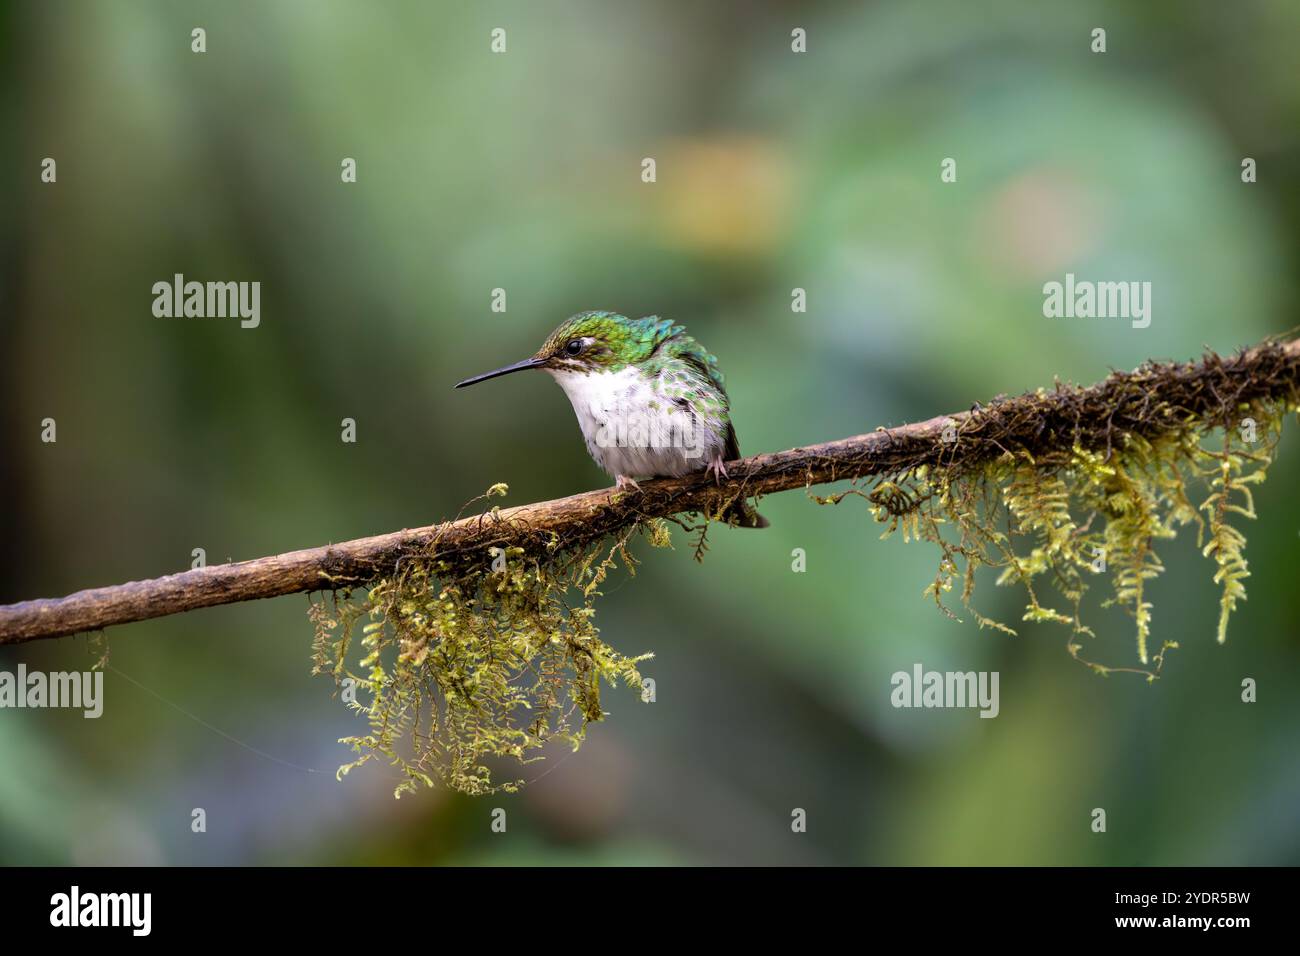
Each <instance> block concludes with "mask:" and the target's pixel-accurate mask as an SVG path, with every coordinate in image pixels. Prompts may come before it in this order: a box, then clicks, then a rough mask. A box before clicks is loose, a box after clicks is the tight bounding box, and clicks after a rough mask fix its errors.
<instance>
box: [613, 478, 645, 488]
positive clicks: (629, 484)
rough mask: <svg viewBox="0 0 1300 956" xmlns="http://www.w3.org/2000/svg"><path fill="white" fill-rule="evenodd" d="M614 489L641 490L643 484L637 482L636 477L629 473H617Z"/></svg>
mask: <svg viewBox="0 0 1300 956" xmlns="http://www.w3.org/2000/svg"><path fill="white" fill-rule="evenodd" d="M614 490H615V491H640V490H641V486H640V485H638V484H637V483H636V480H635V479H633V478H631V477H629V476H627V475H615V476H614Z"/></svg>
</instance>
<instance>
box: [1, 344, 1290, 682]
mask: <svg viewBox="0 0 1300 956" xmlns="http://www.w3.org/2000/svg"><path fill="white" fill-rule="evenodd" d="M1297 396H1300V341H1297V340H1296V339H1289V340H1286V341H1269V342H1266V343H1264V344H1261V345H1259V346H1256V347H1254V348H1251V349H1249V350H1245V351H1243V352H1240V353H1238V354H1237V355H1235V356H1233V357H1230V358H1224V357H1220V356H1218V355H1215V354H1213V353H1207V354H1206V355H1205V356H1204V357H1203V358H1202V359H1201V360H1200V361H1198V362H1192V363H1162V362H1148V363H1146V364H1144V365H1142V366H1141V367H1140V368H1138V369H1136V370H1135V371H1133V372H1115V373H1113V374H1112V375H1110V376H1109V377H1108V378H1107V379H1105V380H1104V381H1102V382H1100V383H1098V384H1097V385H1094V386H1091V387H1089V388H1079V387H1075V386H1069V385H1063V384H1061V383H1059V382H1058V383H1057V384H1056V385H1055V386H1054V387H1053V388H1052V389H1039V390H1038V391H1036V392H1032V393H1027V394H1025V395H1021V396H1017V397H1014V398H1005V397H999V398H996V399H994V400H993V401H992V402H990V403H989V404H987V405H983V406H978V405H977V406H976V407H974V408H973V409H971V410H970V411H965V412H958V413H955V414H952V415H943V416H939V417H936V418H932V419H929V420H928V421H924V422H919V423H915V424H909V425H902V426H899V427H896V428H880V429H877V430H876V431H874V432H870V433H868V434H865V435H858V436H855V437H852V438H843V439H840V440H838V441H831V442H826V443H823V444H818V445H810V446H807V447H803V448H793V449H790V450H788V451H781V452H775V453H772V454H766V455H756V456H754V457H752V458H746V459H742V460H741V461H738V462H732V463H729V464H728V466H727V467H728V471H729V472H730V478H729V479H727V480H725V481H723V482H722V483H721V485H717V486H715V485H714V484H713V483H712V482H711V481H710V480H709V479H708V478H707V477H705V476H704V475H694V476H688V477H685V478H676V479H659V480H655V481H644V482H642V483H641V491H640V492H634V493H631V494H624V495H619V494H616V493H615V492H613V491H612V490H602V491H591V492H586V493H584V494H579V495H573V496H571V497H568V498H561V499H558V500H555V501H545V502H540V503H536V504H528V505H521V506H518V507H514V508H492V509H491V510H488V511H485V512H483V513H481V514H478V515H474V516H472V517H462V518H458V519H457V520H454V521H449V522H444V523H442V524H436V525H430V526H428V527H424V528H417V529H414V530H404V531H398V532H393V533H390V534H383V535H377V536H374V537H369V538H360V539H357V540H355V541H347V542H343V543H341V544H333V545H328V546H325V547H319V548H311V549H308V550H304V551H293V552H290V553H287V554H281V555H276V556H274V557H266V558H258V559H255V560H250V561H241V562H238V563H233V564H225V565H215V566H209V567H205V568H198V569H194V570H190V571H185V572H182V573H179V574H172V575H168V576H166V577H161V578H155V579H152V580H147V581H132V582H128V583H126V584H118V585H113V586H110V587H102V588H94V589H90V590H85V591H78V592H76V593H75V594H71V595H68V596H67V597H62V598H55V599H43V600H34V601H24V602H21V603H18V604H11V605H6V606H0V645H8V644H19V643H23V642H26V641H32V640H38V639H41V638H50V637H60V636H65V635H70V634H76V633H81V632H92V631H99V630H103V629H104V628H107V627H112V626H115V625H120V624H127V623H131V622H133V621H143V620H147V619H150V618H155V617H162V616H164V615H169V614H176V613H179V612H182V611H191V610H195V609H198V608H203V607H212V606H215V605H220V604H233V603H235V602H238V601H251V600H257V599H260V598H270V597H278V596H280V595H285V594H291V593H296V592H310V591H330V590H338V589H343V588H348V587H351V586H354V585H363V584H366V583H368V582H372V581H374V580H376V579H377V578H380V577H382V576H384V575H390V574H393V573H395V572H396V573H400V572H401V570H402V565H403V562H404V561H405V560H406V559H408V558H409V559H410V560H411V561H419V560H421V559H424V558H427V557H428V555H430V554H434V553H436V554H437V556H438V558H439V559H440V560H441V561H443V562H450V563H451V564H453V565H454V564H455V563H456V562H457V561H461V560H484V561H486V560H490V554H491V551H490V549H493V548H501V549H504V548H522V549H524V550H525V551H527V550H529V549H537V548H542V549H545V550H546V551H547V552H548V553H556V552H557V551H569V550H572V549H578V548H582V547H584V546H587V545H590V544H592V543H593V542H595V541H597V540H599V539H602V538H604V537H606V536H609V535H614V534H618V533H620V532H622V531H624V530H626V529H629V528H631V527H633V526H634V525H637V524H639V523H641V522H644V521H646V520H648V519H653V518H668V517H671V516H673V515H677V514H681V513H687V512H696V513H703V514H705V515H707V516H716V515H718V514H720V513H721V512H722V511H723V510H724V509H725V507H726V505H727V504H728V503H730V502H732V501H735V500H736V499H738V498H739V497H741V496H756V495H765V494H771V493H774V492H779V491H789V490H792V489H797V488H807V487H809V486H812V485H818V484H824V483H827V482H833V481H839V480H842V479H858V478H866V477H873V476H874V477H876V478H879V479H881V481H880V482H879V483H878V484H877V488H876V491H875V492H874V493H873V495H874V496H880V495H883V496H884V497H883V498H878V497H873V499H872V500H873V501H876V502H877V503H878V504H879V503H881V502H883V507H884V508H885V511H886V512H889V513H895V514H907V513H909V512H910V514H911V519H910V520H911V521H912V522H913V523H915V521H916V520H917V518H916V515H917V511H916V509H915V507H911V508H908V507H905V506H906V505H908V504H909V502H908V501H907V500H902V501H901V503H900V502H899V501H895V502H893V503H891V502H890V501H889V500H888V496H889V494H890V491H889V488H890V487H894V488H895V494H897V495H898V496H901V498H902V499H906V498H907V495H908V494H909V492H907V491H906V490H905V489H902V488H899V487H898V486H891V485H890V483H889V482H890V479H892V478H902V477H905V476H909V475H911V476H915V475H917V474H918V473H919V474H923V475H924V474H930V475H934V474H938V473H942V474H944V475H946V476H948V477H949V478H952V477H958V476H961V475H964V474H970V473H973V472H976V471H978V470H979V469H980V468H982V467H984V466H986V465H988V464H989V463H991V462H993V461H996V460H999V459H1002V460H1008V459H1007V458H1006V456H1011V459H1009V460H1014V461H1023V462H1030V463H1034V462H1038V461H1040V460H1042V459H1045V458H1046V459H1050V458H1051V457H1052V456H1057V457H1059V456H1063V455H1065V456H1071V455H1073V456H1075V460H1082V459H1080V458H1079V456H1099V458H1098V460H1099V461H1101V462H1103V463H1104V462H1105V461H1107V460H1108V459H1109V458H1110V456H1111V454H1112V451H1113V450H1118V449H1120V448H1122V447H1132V443H1133V442H1135V441H1136V442H1146V443H1148V444H1153V443H1157V442H1159V441H1161V439H1162V438H1166V437H1167V436H1169V435H1171V434H1181V433H1183V432H1185V431H1186V429H1187V428H1188V427H1189V424H1191V423H1196V424H1199V425H1212V426H1218V427H1221V428H1224V429H1225V430H1231V429H1233V428H1235V427H1237V425H1238V422H1239V420H1240V417H1241V415H1242V414H1243V409H1250V408H1253V407H1256V406H1259V405H1261V404H1263V405H1268V406H1270V407H1277V408H1284V409H1289V408H1294V407H1295V405H1296V401H1297ZM1223 454H1224V456H1227V455H1228V453H1227V451H1226V450H1225V452H1224V453H1223ZM1035 467H1036V466H1035ZM1239 471H1240V469H1239V461H1238V459H1236V458H1231V457H1224V458H1223V463H1222V465H1221V468H1220V474H1219V477H1218V483H1217V487H1218V490H1219V493H1218V495H1217V496H1216V497H1215V498H1214V499H1213V501H1212V502H1211V503H1210V507H1209V509H1208V510H1209V511H1210V512H1211V515H1210V525H1211V527H1210V531H1211V541H1210V544H1209V545H1208V546H1207V553H1213V554H1214V555H1215V559H1216V561H1217V562H1218V563H1219V566H1220V580H1222V581H1226V582H1227V586H1228V589H1229V592H1230V595H1231V596H1232V597H1235V596H1236V591H1237V588H1238V587H1239V584H1238V579H1239V577H1240V576H1241V574H1242V570H1241V568H1240V567H1239V566H1238V564H1237V562H1236V558H1235V557H1234V554H1235V553H1237V550H1236V549H1235V548H1234V547H1233V545H1234V540H1235V539H1234V538H1233V533H1232V531H1231V529H1230V528H1229V527H1228V526H1226V525H1224V524H1223V522H1222V520H1221V519H1222V517H1223V514H1224V513H1225V512H1227V511H1238V512H1241V513H1245V509H1247V508H1248V507H1249V505H1248V488H1246V487H1245V484H1244V483H1243V480H1242V479H1241V477H1240V476H1239ZM1022 477H1025V478H1026V480H1028V478H1029V476H1022ZM1025 487H1026V488H1033V487H1038V486H1036V485H1033V483H1032V482H1030V483H1029V484H1026V485H1025ZM1040 490H1041V489H1040ZM1050 490H1051V489H1050V488H1049V489H1047V491H1049V492H1050ZM1233 492H1236V493H1238V494H1244V495H1246V496H1247V497H1246V499H1245V500H1246V501H1247V504H1245V505H1238V504H1235V503H1233V502H1232V501H1231V500H1230V497H1229V496H1230V493H1233ZM1124 493H1125V492H1124V490H1123V489H1122V488H1121V489H1118V490H1116V491H1115V492H1114V503H1115V507H1116V508H1122V507H1125V505H1124V502H1123V501H1122V500H1121V498H1120V497H1119V496H1120V495H1122V494H1124ZM1047 497H1048V498H1049V499H1050V495H1048V496H1047ZM1148 510H1149V509H1146V508H1140V509H1139V510H1138V511H1137V512H1135V513H1136V514H1142V515H1145V514H1147V513H1148ZM1179 514H1180V517H1181V512H1180V513H1179ZM1028 517H1029V518H1030V520H1031V522H1033V521H1037V522H1039V523H1040V524H1041V526H1042V527H1043V528H1045V529H1046V530H1047V531H1049V532H1050V534H1049V542H1053V541H1054V542H1058V545H1057V546H1059V542H1061V541H1064V540H1065V539H1066V537H1067V535H1068V534H1071V533H1073V529H1072V528H1071V527H1068V526H1067V525H1066V523H1065V522H1066V517H1065V516H1063V515H1060V514H1055V515H1054V514H1052V513H1049V512H1047V511H1044V512H1042V513H1041V514H1035V515H1029V516H1028ZM1216 517H1217V519H1218V520H1216ZM1114 528H1115V529H1117V531H1118V532H1123V531H1124V530H1125V529H1124V526H1123V524H1122V523H1116V524H1115V525H1114ZM970 530H971V532H972V533H978V529H970ZM1159 531H1160V529H1154V528H1146V527H1136V528H1134V529H1131V535H1132V536H1133V537H1135V538H1138V537H1140V538H1142V540H1144V541H1148V540H1150V539H1151V538H1152V537H1158V536H1160V535H1159ZM755 533H756V532H755ZM965 533H966V531H965V530H964V531H963V534H965ZM1112 533H1117V532H1112ZM965 547H966V543H965V539H963V543H961V544H958V545H955V546H954V547H953V549H952V553H951V554H945V559H947V558H951V557H952V556H953V555H961V554H963V553H964V551H963V548H965ZM1048 547H1049V552H1050V549H1051V547H1053V545H1052V544H1050V543H1049V546H1048ZM1044 557H1045V558H1047V559H1050V557H1051V555H1050V553H1047V554H1045V555H1044ZM1152 562H1154V558H1150V559H1148V558H1147V556H1146V555H1145V554H1143V555H1140V556H1139V560H1138V561H1137V562H1136V563H1135V564H1134V565H1133V566H1132V567H1131V568H1128V569H1126V574H1127V575H1128V578H1127V579H1126V580H1127V581H1128V583H1129V584H1130V585H1131V586H1130V591H1131V594H1130V595H1129V598H1131V603H1132V605H1133V611H1134V613H1135V614H1136V615H1137V617H1138V620H1139V624H1140V626H1141V628H1142V632H1143V634H1144V635H1145V610H1146V605H1145V602H1144V601H1143V600H1142V593H1141V582H1142V581H1143V579H1144V578H1145V577H1147V576H1149V573H1150V572H1151V570H1152V569H1153V568H1154V564H1153V563H1152ZM1032 571H1033V569H1032V568H1028V567H1026V566H1024V565H1023V562H1022V561H1021V559H1015V561H1014V562H1013V563H1012V564H1011V566H1010V568H1009V573H1011V574H1013V575H1020V576H1026V577H1027V575H1028V574H1030V573H1031V572H1032ZM942 583H943V582H942V579H941V580H939V581H936V588H935V596H936V599H937V597H938V592H939V590H940V587H939V585H940V584H942ZM1067 583H1068V582H1067ZM1126 600H1127V598H1126ZM1035 606H1036V601H1035ZM1042 613H1043V614H1054V613H1056V612H1048V611H1043V612H1042ZM1225 614H1226V611H1225ZM1143 655H1144V656H1145V648H1143Z"/></svg>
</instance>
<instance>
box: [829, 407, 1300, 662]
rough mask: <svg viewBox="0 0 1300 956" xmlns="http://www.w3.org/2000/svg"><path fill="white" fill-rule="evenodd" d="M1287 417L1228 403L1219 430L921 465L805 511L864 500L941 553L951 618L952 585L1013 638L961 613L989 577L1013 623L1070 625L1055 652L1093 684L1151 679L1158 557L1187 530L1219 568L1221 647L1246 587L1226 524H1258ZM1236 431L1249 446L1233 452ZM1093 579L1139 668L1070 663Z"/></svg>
mask: <svg viewBox="0 0 1300 956" xmlns="http://www.w3.org/2000/svg"><path fill="white" fill-rule="evenodd" d="M1289 408H1290V406H1289V404H1288V403H1287V402H1274V401H1270V400H1258V401H1253V402H1250V403H1243V404H1241V405H1240V406H1238V407H1237V409H1236V412H1237V414H1236V416H1235V417H1234V420H1233V422H1232V424H1231V425H1229V426H1221V425H1216V424H1215V423H1214V422H1208V421H1203V420H1200V419H1198V418H1196V417H1194V416H1192V417H1187V418H1184V419H1183V420H1181V421H1179V422H1177V423H1175V424H1173V425H1169V426H1167V427H1165V428H1164V429H1163V430H1160V431H1157V432H1154V433H1153V434H1152V436H1151V437H1149V438H1144V437H1141V436H1140V435H1138V434H1136V433H1132V432H1129V433H1124V434H1122V435H1119V436H1116V438H1115V441H1114V443H1113V444H1111V445H1110V447H1108V448H1097V449H1088V448H1084V447H1081V446H1079V445H1077V444H1076V445H1074V446H1073V447H1072V448H1070V449H1068V450H1066V451H1056V452H1048V453H1045V454H1040V455H1039V456H1038V457H1034V456H1033V455H1031V454H1030V453H1029V452H1028V451H1025V450H1023V449H1020V450H1018V451H1016V452H1014V453H1013V452H1011V451H1004V452H1003V453H1002V454H1001V455H1000V456H999V457H997V458H995V459H993V460H991V461H987V462H985V463H984V464H983V465H981V466H979V467H975V468H971V467H964V468H956V469H944V468H942V467H935V466H930V465H922V466H920V467H917V468H914V469H910V470H907V471H905V472H903V473H901V474H898V475H894V476H892V477H890V478H887V479H885V478H882V479H877V480H875V481H874V482H873V483H871V484H869V485H867V486H855V487H854V488H852V489H850V490H849V491H847V492H841V493H840V494H837V495H832V496H829V497H823V498H816V500H817V501H819V502H821V503H823V504H836V503H838V502H840V501H841V500H843V499H844V498H846V497H848V496H851V495H856V496H861V497H864V498H867V499H868V500H869V501H870V503H871V512H872V514H873V516H874V517H875V518H876V520H877V521H879V522H881V523H883V524H885V525H886V528H885V531H884V533H883V534H882V537H889V536H891V535H893V534H895V533H897V532H899V531H901V532H902V535H903V538H904V540H905V541H906V540H921V541H926V542H929V543H931V544H933V545H936V546H938V548H939V552H940V557H939V566H938V573H937V574H936V576H935V578H934V580H933V581H931V582H930V584H929V585H928V586H927V587H926V589H925V594H926V595H927V596H929V597H931V598H932V599H933V600H934V601H935V603H936V604H937V605H938V606H939V607H940V609H942V610H943V611H944V612H945V613H947V614H948V615H949V616H955V615H953V614H952V611H951V610H950V609H949V608H948V607H947V606H946V605H945V604H944V595H946V594H948V593H949V592H951V591H952V590H953V589H954V587H955V585H956V582H957V581H958V579H960V580H961V590H960V595H961V603H962V604H963V605H964V606H965V607H966V608H968V609H969V610H970V611H971V613H972V614H973V616H974V618H975V620H976V621H977V622H978V623H979V624H980V626H981V627H994V628H997V629H999V630H1002V631H1004V632H1006V633H1009V634H1014V633H1015V631H1014V630H1013V629H1012V628H1011V627H1009V626H1008V625H1006V624H1003V623H1000V622H997V621H994V620H992V619H990V618H987V617H985V616H983V615H981V614H980V613H979V612H978V611H976V610H975V609H974V607H973V605H972V603H971V599H972V595H973V593H974V589H975V576H976V572H977V571H978V570H979V569H980V568H981V567H990V568H995V569H997V570H998V576H997V583H998V584H999V585H1018V586H1020V587H1021V588H1022V589H1023V590H1024V592H1025V595H1026V605H1025V611H1024V614H1023V617H1022V620H1025V621H1035V622H1052V623H1057V624H1061V625H1064V626H1065V627H1066V628H1068V630H1069V636H1068V639H1067V643H1066V646H1067V649H1068V650H1069V652H1070V654H1071V655H1072V656H1074V657H1075V658H1076V659H1078V660H1080V661H1082V662H1083V663H1085V664H1087V665H1088V666H1089V667H1091V668H1093V669H1094V670H1095V671H1096V672H1098V673H1100V674H1110V673H1112V672H1116V671H1127V672H1132V673H1139V674H1143V675H1145V676H1146V677H1147V678H1148V679H1149V680H1155V679H1156V678H1157V677H1158V676H1159V673H1160V669H1161V667H1162V666H1163V663H1164V656H1165V653H1166V651H1168V650H1169V649H1171V648H1174V647H1177V644H1175V643H1174V642H1172V641H1168V640H1166V641H1163V642H1162V643H1161V646H1160V649H1159V650H1158V651H1157V652H1155V653H1152V652H1151V651H1150V649H1149V646H1148V645H1149V643H1150V640H1151V634H1152V611H1153V608H1152V605H1151V602H1150V601H1149V600H1148V599H1147V584H1148V583H1149V582H1150V581H1151V579H1153V578H1155V577H1156V576H1158V575H1159V574H1160V573H1162V572H1163V571H1164V565H1163V564H1162V563H1161V560H1160V557H1159V554H1158V552H1157V548H1158V547H1159V546H1161V545H1162V543H1163V542H1165V541H1168V540H1170V539H1172V538H1174V537H1175V536H1176V535H1177V534H1178V531H1179V530H1180V529H1181V528H1183V527H1185V526H1188V525H1194V526H1195V527H1196V533H1197V542H1198V545H1200V546H1201V548H1202V553H1203V554H1204V555H1205V556H1206V557H1212V558H1213V560H1214V562H1215V566H1216V567H1215V572H1214V574H1213V581H1214V583H1215V584H1216V585H1218V586H1219V587H1220V589H1221V597H1220V602H1219V603H1220V615H1219V623H1218V629H1217V638H1218V640H1219V642H1220V643H1222V642H1223V641H1224V640H1225V638H1226V635H1227V626H1228V618H1229V616H1230V614H1231V613H1232V611H1233V610H1234V609H1235V608H1236V606H1237V602H1238V601H1240V600H1244V599H1245V585H1244V583H1243V582H1244V579H1245V578H1246V577H1248V576H1249V571H1248V570H1247V564H1246V557H1245V546H1246V538H1245V536H1244V535H1243V534H1242V532H1241V531H1240V530H1239V529H1238V528H1237V527H1234V526H1233V524H1232V523H1231V519H1233V518H1234V516H1235V517H1236V518H1238V519H1250V518H1254V517H1255V508H1254V501H1253V498H1252V495H1251V486H1252V485H1255V484H1258V483H1259V482H1261V481H1263V480H1264V476H1265V474H1266V471H1267V468H1268V465H1269V464H1270V463H1271V462H1272V460H1273V456H1274V452H1275V449H1276V446H1277V441H1278V436H1279V433H1280V430H1281V425H1282V420H1283V418H1284V416H1285V415H1286V413H1287V411H1288V410H1289ZM1243 434H1246V435H1249V436H1250V438H1251V439H1253V440H1251V441H1249V442H1246V441H1243V439H1242V435H1243ZM1216 439H1217V440H1216ZM957 441H961V438H960V436H958V437H957ZM1196 499H1199V504H1197V503H1196ZM1103 580H1104V581H1107V582H1108V583H1109V586H1110V595H1109V597H1108V598H1107V599H1106V601H1105V602H1104V603H1103V606H1104V607H1106V606H1110V607H1118V608H1122V609H1123V610H1124V611H1126V612H1127V613H1128V614H1129V616H1130V617H1132V619H1133V627H1134V636H1135V643H1136V658H1137V662H1138V663H1139V664H1140V665H1142V666H1140V667H1122V666H1110V665H1105V664H1100V663H1097V662H1095V661H1091V660H1088V659H1086V658H1084V657H1083V656H1082V655H1081V651H1082V650H1083V648H1084V644H1083V643H1082V641H1083V639H1085V638H1091V637H1093V636H1094V633H1093V631H1092V629H1091V628H1089V627H1088V626H1087V625H1085V624H1084V623H1083V621H1082V620H1081V617H1080V607H1081V604H1082V601H1083V597H1084V595H1085V593H1086V592H1087V591H1088V589H1089V587H1090V585H1091V584H1093V583H1094V582H1100V581H1103ZM1048 594H1054V595H1055V597H1053V598H1050V599H1049V597H1048V596H1047V595H1048Z"/></svg>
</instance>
